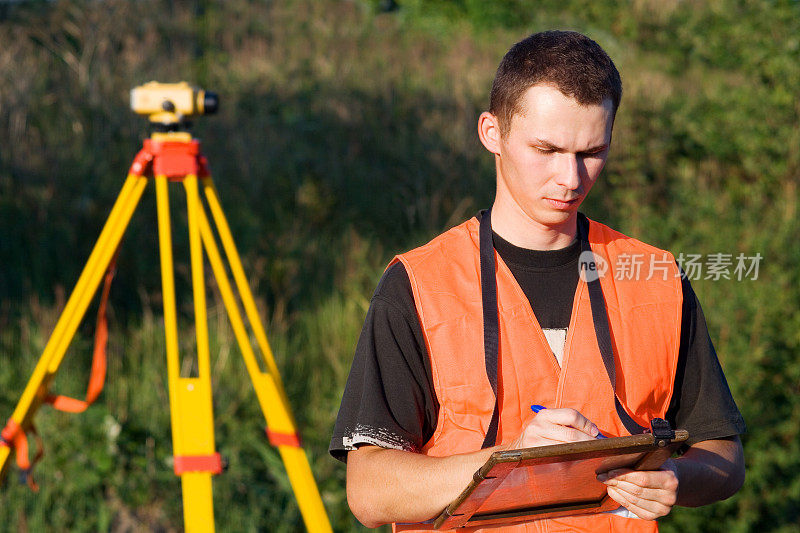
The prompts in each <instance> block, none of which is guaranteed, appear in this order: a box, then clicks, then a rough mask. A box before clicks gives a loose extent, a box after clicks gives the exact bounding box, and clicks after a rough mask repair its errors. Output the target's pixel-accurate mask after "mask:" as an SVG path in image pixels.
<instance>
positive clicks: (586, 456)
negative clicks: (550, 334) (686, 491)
mask: <svg viewBox="0 0 800 533" xmlns="http://www.w3.org/2000/svg"><path fill="white" fill-rule="evenodd" d="M688 438H689V433H688V432H687V431H685V430H681V429H679V430H675V431H674V436H673V435H670V436H669V437H668V438H664V437H663V436H654V435H653V434H652V433H645V434H641V435H632V436H629V437H613V438H608V439H596V440H592V441H582V442H573V443H568V444H557V445H554V446H539V447H536V448H525V449H521V450H511V451H505V452H495V453H493V454H492V455H491V457H489V460H488V461H486V463H485V464H484V465H483V466H482V467H481V468H480V470H478V471H477V472H476V473H475V476H474V477H473V480H472V482H471V483H470V484H469V485H468V486H467V487H466V488H465V489H464V491H463V492H462V493H461V495H460V496H459V497H458V498H456V499H455V500H454V501H453V502H452V503H451V504H450V505H448V506H447V507H446V508H445V510H444V511H442V514H440V515H439V516H438V517H437V518H436V519H435V520H434V523H433V525H434V528H436V529H453V528H459V527H464V526H483V525H491V524H501V523H513V522H519V521H523V520H531V519H533V518H553V517H557V516H567V515H576V514H587V513H601V512H605V511H612V510H614V509H616V508H617V507H619V504H618V503H617V502H615V501H614V500H612V499H611V498H609V497H608V494H607V492H606V486H605V485H604V484H603V483H600V482H599V481H597V479H596V475H597V474H600V473H603V472H608V471H609V470H613V469H615V468H631V469H633V470H655V469H657V468H659V467H660V466H661V465H662V464H663V463H664V461H666V460H667V459H668V458H669V457H670V456H671V455H672V453H673V452H674V451H675V450H676V449H677V448H678V447H679V446H680V445H681V444H682V443H683V442H685V441H686V440H687V439H688Z"/></svg>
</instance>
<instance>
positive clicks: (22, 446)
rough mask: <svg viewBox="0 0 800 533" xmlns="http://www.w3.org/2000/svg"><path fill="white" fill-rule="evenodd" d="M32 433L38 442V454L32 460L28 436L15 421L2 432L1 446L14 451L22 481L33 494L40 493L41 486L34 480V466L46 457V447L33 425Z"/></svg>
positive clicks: (11, 421)
mask: <svg viewBox="0 0 800 533" xmlns="http://www.w3.org/2000/svg"><path fill="white" fill-rule="evenodd" d="M30 433H31V435H33V437H34V439H35V440H36V454H35V455H34V456H33V459H30V455H29V448H28V435H27V434H26V433H25V431H24V430H23V429H22V427H21V426H20V425H19V424H17V423H16V422H15V421H14V420H13V419H11V418H10V419H9V420H8V422H6V426H5V427H4V428H3V430H2V432H0V446H8V447H9V448H13V449H14V455H15V456H16V458H17V466H18V467H19V469H20V481H21V482H22V483H26V484H27V485H28V487H30V489H31V490H32V491H33V492H39V485H37V484H36V481H35V480H34V479H33V466H34V465H35V464H36V463H38V462H39V460H40V459H41V458H42V456H44V446H43V444H42V438H41V437H40V436H39V433H38V432H37V431H36V428H35V427H34V426H33V424H31V427H30Z"/></svg>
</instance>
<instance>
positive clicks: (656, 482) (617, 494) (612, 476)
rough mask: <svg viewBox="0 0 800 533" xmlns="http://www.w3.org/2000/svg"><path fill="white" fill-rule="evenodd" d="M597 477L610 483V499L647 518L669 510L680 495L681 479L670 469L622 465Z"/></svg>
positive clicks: (658, 515) (663, 513) (662, 514)
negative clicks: (626, 466) (633, 468)
mask: <svg viewBox="0 0 800 533" xmlns="http://www.w3.org/2000/svg"><path fill="white" fill-rule="evenodd" d="M597 479H598V480H599V481H601V482H603V483H605V484H606V485H607V486H608V495H609V497H610V498H611V499H613V500H614V501H616V502H617V503H619V504H620V505H623V506H624V507H625V508H627V509H628V510H630V511H631V512H633V513H634V514H636V516H638V517H639V518H644V519H645V520H655V519H656V518H658V517H660V516H665V515H667V514H669V512H670V511H671V510H672V507H673V506H674V505H675V502H676V499H677V491H678V480H677V478H676V477H675V474H674V472H673V471H671V470H664V471H662V470H656V471H646V472H636V471H632V470H628V469H620V470H615V471H611V472H608V473H607V474H600V475H599V476H597Z"/></svg>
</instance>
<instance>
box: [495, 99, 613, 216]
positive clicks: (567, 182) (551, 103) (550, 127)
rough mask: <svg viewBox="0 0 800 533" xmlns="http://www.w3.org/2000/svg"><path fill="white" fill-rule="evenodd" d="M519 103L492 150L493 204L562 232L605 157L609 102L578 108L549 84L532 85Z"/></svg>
mask: <svg viewBox="0 0 800 533" xmlns="http://www.w3.org/2000/svg"><path fill="white" fill-rule="evenodd" d="M520 103H521V106H520V111H519V112H518V113H516V114H515V115H514V116H513V118H512V120H511V128H510V130H509V132H508V133H507V134H506V136H505V137H499V135H498V142H497V143H496V145H495V147H496V151H495V150H492V151H494V152H495V154H496V156H497V157H496V163H497V199H496V201H498V202H501V203H502V204H503V206H504V208H505V209H511V210H513V211H516V212H517V216H523V217H525V218H528V219H530V221H531V222H534V223H537V224H538V225H541V226H545V227H547V228H553V229H562V228H563V227H564V226H565V225H566V224H569V225H572V224H573V223H574V222H573V221H574V219H575V217H576V216H577V211H578V207H579V206H580V204H581V202H583V200H584V198H586V195H587V194H589V191H590V190H591V188H592V186H593V185H594V182H595V181H596V180H597V177H598V176H599V175H600V171H601V170H602V169H603V165H604V164H605V162H606V158H607V157H608V150H609V145H610V143H611V129H612V125H613V121H614V116H613V111H612V103H611V101H610V100H606V101H604V102H603V104H602V105H581V104H579V103H578V102H577V101H575V100H573V99H572V98H570V97H568V96H564V95H563V94H562V93H561V92H560V91H559V90H558V89H556V88H554V87H553V86H550V85H534V86H533V87H531V88H530V89H528V90H527V91H526V92H525V93H524V94H523V96H522V99H521V102H520ZM487 147H488V146H487ZM490 150H491V148H490Z"/></svg>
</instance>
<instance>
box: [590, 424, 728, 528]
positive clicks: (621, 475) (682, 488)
mask: <svg viewBox="0 0 800 533" xmlns="http://www.w3.org/2000/svg"><path fill="white" fill-rule="evenodd" d="M597 479H598V481H601V482H603V483H605V484H606V486H608V495H609V496H610V497H611V499H613V500H614V501H616V502H617V503H619V504H620V505H623V506H624V507H625V508H626V509H628V510H629V511H631V512H633V513H634V514H635V515H636V516H638V517H639V518H644V519H645V520H655V519H656V518H658V517H660V516H665V515H667V514H669V512H670V511H671V510H672V507H673V506H675V505H682V506H684V507H699V506H701V505H708V504H709V503H714V502H716V501H720V500H724V499H726V498H729V497H731V496H732V495H733V494H734V493H736V491H737V490H739V488H740V487H741V486H742V483H743V482H744V455H743V453H742V443H741V441H740V440H739V437H738V436H737V437H726V438H721V439H712V440H706V441H702V442H698V443H696V444H693V445H692V446H690V447H689V449H688V450H687V451H686V453H684V454H683V455H682V456H681V457H679V458H677V459H668V460H667V461H666V462H665V463H664V464H663V465H662V467H661V469H660V470H654V471H638V472H634V471H632V470H627V469H618V470H612V471H610V472H606V473H605V474H600V475H598V476H597Z"/></svg>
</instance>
